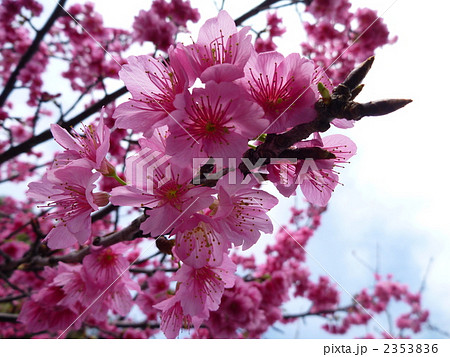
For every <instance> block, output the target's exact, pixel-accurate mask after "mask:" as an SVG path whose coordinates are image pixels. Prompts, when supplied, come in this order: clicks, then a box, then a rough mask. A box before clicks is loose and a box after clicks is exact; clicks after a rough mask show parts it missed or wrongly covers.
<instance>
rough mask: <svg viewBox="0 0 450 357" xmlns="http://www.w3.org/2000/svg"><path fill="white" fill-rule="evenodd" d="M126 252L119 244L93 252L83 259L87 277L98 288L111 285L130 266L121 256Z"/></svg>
mask: <svg viewBox="0 0 450 357" xmlns="http://www.w3.org/2000/svg"><path fill="white" fill-rule="evenodd" d="M91 249H94V248H91ZM127 250H128V248H127V247H126V246H125V245H123V244H120V243H119V244H116V245H114V246H111V247H107V248H99V249H96V250H94V251H93V252H92V253H91V254H89V255H88V256H87V257H85V258H84V259H83V267H84V270H85V271H86V275H87V277H88V278H89V279H90V280H92V281H94V282H95V283H96V284H97V285H99V286H108V285H109V284H111V283H112V282H113V281H115V280H116V279H117V278H119V277H120V276H122V275H123V274H124V273H125V272H126V271H127V268H128V267H129V265H130V264H129V263H128V261H127V259H125V257H124V256H123V253H124V252H125V251H127Z"/></svg>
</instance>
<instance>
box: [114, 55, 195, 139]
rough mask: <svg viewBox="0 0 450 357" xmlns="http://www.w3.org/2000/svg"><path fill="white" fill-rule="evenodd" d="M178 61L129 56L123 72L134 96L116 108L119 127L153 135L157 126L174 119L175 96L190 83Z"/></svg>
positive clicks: (120, 74) (121, 75) (124, 78)
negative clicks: (172, 117) (167, 61)
mask: <svg viewBox="0 0 450 357" xmlns="http://www.w3.org/2000/svg"><path fill="white" fill-rule="evenodd" d="M170 54H171V52H170V51H169V56H170ZM175 57H176V56H175ZM177 63H178V62H177V61H176V59H175V60H174V61H171V64H170V65H169V64H167V63H165V64H163V63H162V62H161V61H159V60H156V59H154V58H153V57H150V56H138V57H134V56H131V57H129V58H128V64H126V65H124V66H123V67H122V69H121V71H120V72H119V76H120V78H121V79H122V80H123V81H124V82H125V85H126V86H127V88H128V90H129V91H130V92H131V95H132V96H133V98H132V99H130V100H129V101H127V102H125V103H122V104H120V105H119V106H118V107H117V108H116V110H115V112H114V118H116V124H115V126H116V127H118V128H122V129H133V130H134V131H137V132H142V133H144V135H145V136H146V137H150V136H151V135H152V134H153V131H154V129H155V128H156V127H157V126H162V125H164V124H167V123H168V122H171V121H172V120H173V119H170V117H171V113H172V112H173V111H174V110H175V107H174V100H175V96H176V95H177V94H179V93H183V92H184V91H185V90H186V89H187V87H186V86H187V84H188V79H187V77H186V74H185V72H184V71H183V69H182V68H181V67H179V66H177Z"/></svg>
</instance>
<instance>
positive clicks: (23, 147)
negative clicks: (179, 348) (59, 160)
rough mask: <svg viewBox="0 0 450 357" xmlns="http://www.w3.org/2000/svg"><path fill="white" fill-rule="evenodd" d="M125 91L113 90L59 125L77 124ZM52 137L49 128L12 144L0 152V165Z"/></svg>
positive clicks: (70, 125) (69, 126) (124, 88)
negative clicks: (21, 141)
mask: <svg viewBox="0 0 450 357" xmlns="http://www.w3.org/2000/svg"><path fill="white" fill-rule="evenodd" d="M126 92H127V88H126V87H122V88H120V89H118V90H116V91H115V92H113V93H111V94H109V95H107V96H105V97H104V98H103V99H101V100H99V101H98V102H97V103H95V104H93V105H91V106H90V107H89V108H87V109H86V110H85V111H84V112H82V113H80V114H78V115H77V116H75V117H74V118H72V119H70V120H69V121H66V122H64V123H62V124H61V126H62V127H63V128H65V129H70V128H71V127H73V126H75V125H77V124H79V123H80V122H81V121H83V120H84V119H86V118H88V117H90V116H91V115H92V114H95V113H97V112H98V111H99V110H100V109H101V108H102V107H103V106H105V105H107V104H109V103H111V102H112V101H114V100H116V99H117V98H119V97H120V96H121V95H123V94H125V93H126ZM51 138H52V133H51V131H50V129H48V130H46V131H44V132H42V133H41V134H39V135H36V136H33V137H32V138H30V139H28V140H26V141H24V142H23V143H20V144H19V145H16V146H13V147H11V148H9V149H8V150H7V151H5V152H4V153H2V154H0V165H1V164H3V163H4V162H6V161H8V160H10V159H12V158H14V157H16V156H18V155H20V154H23V153H26V152H29V151H30V150H31V149H32V148H33V147H34V146H36V145H38V144H41V143H43V142H45V141H47V140H49V139H51Z"/></svg>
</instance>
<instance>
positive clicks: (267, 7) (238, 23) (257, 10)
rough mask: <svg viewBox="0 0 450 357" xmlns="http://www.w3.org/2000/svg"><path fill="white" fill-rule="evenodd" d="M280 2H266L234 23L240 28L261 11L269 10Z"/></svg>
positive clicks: (270, 0) (277, 0) (267, 0)
mask: <svg viewBox="0 0 450 357" xmlns="http://www.w3.org/2000/svg"><path fill="white" fill-rule="evenodd" d="M279 1H280V0H265V1H263V2H262V3H261V4H259V5H258V6H255V7H254V8H253V9H251V10H250V11H247V12H246V13H245V14H244V15H242V16H239V17H238V18H237V19H236V20H234V23H235V24H236V26H240V25H242V23H243V22H244V21H245V20H248V19H249V18H251V17H253V16H255V15H257V14H259V13H260V12H261V11H264V10H267V9H269V8H270V7H271V6H272V5H273V4H275V3H277V2H279Z"/></svg>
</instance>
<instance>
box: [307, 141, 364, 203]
mask: <svg viewBox="0 0 450 357" xmlns="http://www.w3.org/2000/svg"><path fill="white" fill-rule="evenodd" d="M323 149H325V150H327V151H329V152H331V153H333V154H334V155H335V156H336V159H330V160H316V161H315V163H316V165H317V166H316V168H313V169H312V170H307V171H304V172H303V173H302V170H300V172H299V178H300V187H301V190H302V192H303V194H304V195H305V198H306V199H307V200H308V201H309V202H310V203H313V204H315V205H317V206H326V204H327V203H328V201H329V200H330V198H331V194H332V192H333V191H334V188H335V187H336V186H337V184H338V182H339V178H338V174H337V172H336V171H335V170H334V169H333V167H341V168H342V167H343V166H341V165H342V164H345V163H348V159H350V158H351V157H352V156H353V155H355V153H356V145H355V143H354V142H353V141H351V140H350V139H349V138H347V137H346V136H344V135H340V134H335V135H329V136H326V137H324V138H323ZM304 164H305V163H304V162H303V163H302V165H304Z"/></svg>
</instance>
